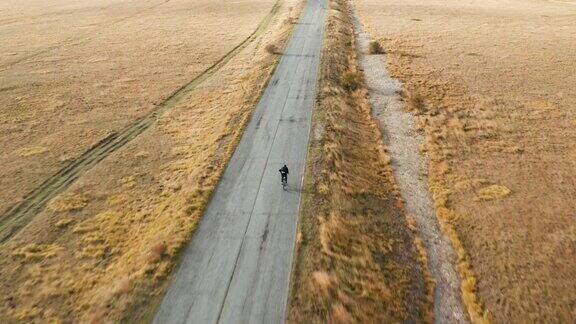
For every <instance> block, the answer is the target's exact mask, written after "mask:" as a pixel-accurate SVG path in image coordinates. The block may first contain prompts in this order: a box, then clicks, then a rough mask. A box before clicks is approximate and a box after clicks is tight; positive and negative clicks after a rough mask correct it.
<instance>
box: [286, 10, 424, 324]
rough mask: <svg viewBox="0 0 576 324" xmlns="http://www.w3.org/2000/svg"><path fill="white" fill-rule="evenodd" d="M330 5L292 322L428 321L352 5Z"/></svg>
mask: <svg viewBox="0 0 576 324" xmlns="http://www.w3.org/2000/svg"><path fill="white" fill-rule="evenodd" d="M330 7H331V9H332V10H329V16H328V21H327V29H326V37H325V40H324V42H325V43H324V47H323V51H322V62H321V68H320V76H319V93H318V100H317V106H316V108H315V112H314V118H313V131H312V138H311V143H310V149H309V156H308V161H307V171H306V173H307V175H308V176H307V177H306V181H305V188H304V196H303V206H302V209H301V216H300V230H299V234H298V254H297V258H296V265H295V269H294V273H293V278H292V289H291V300H290V306H289V312H288V322H292V323H320V322H332V323H354V322H363V323H367V322H376V323H386V322H399V321H421V320H428V321H430V320H431V317H430V314H431V313H430V311H429V306H430V305H431V303H430V301H429V300H428V299H427V298H426V287H425V283H424V274H423V271H422V267H421V264H420V263H419V262H418V253H417V251H416V248H415V247H414V245H413V236H412V234H411V233H410V231H409V229H408V227H407V224H406V220H405V218H404V216H403V207H402V203H401V202H400V199H399V197H398V194H397V192H396V189H395V185H394V183H393V178H392V174H391V169H390V166H389V158H388V155H387V154H386V152H385V150H384V147H383V144H382V141H381V138H380V132H379V130H378V128H377V125H376V124H375V122H374V121H373V119H372V117H371V115H370V107H369V105H368V103H367V100H366V89H365V88H364V85H363V81H362V78H361V74H360V73H359V72H358V70H357V68H358V66H357V61H356V54H355V48H354V36H353V29H352V24H351V20H350V15H349V11H348V7H347V4H346V2H343V1H333V2H331V3H330ZM343 76H349V78H350V79H351V80H353V85H354V86H353V87H352V86H350V85H351V83H349V82H348V81H346V79H345V78H344V77H343ZM346 78H348V77H346ZM360 143H361V145H359V144H360ZM312 175H313V176H312Z"/></svg>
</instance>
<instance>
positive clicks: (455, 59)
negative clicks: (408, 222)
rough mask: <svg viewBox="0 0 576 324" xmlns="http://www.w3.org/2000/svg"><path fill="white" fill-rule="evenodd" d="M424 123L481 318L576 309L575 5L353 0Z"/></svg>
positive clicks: (443, 204)
mask: <svg viewBox="0 0 576 324" xmlns="http://www.w3.org/2000/svg"><path fill="white" fill-rule="evenodd" d="M355 4H356V7H357V10H358V13H359V16H360V18H361V20H362V22H363V24H365V26H366V28H367V29H368V30H369V31H370V33H371V34H372V35H373V36H374V37H376V38H377V39H378V40H379V41H380V43H381V44H382V46H383V48H384V50H385V51H386V53H387V54H388V58H389V63H388V68H389V70H390V71H391V73H392V75H393V76H394V77H395V78H398V79H399V80H401V81H402V83H403V84H404V90H403V93H402V94H403V97H404V98H405V100H406V102H407V106H408V108H409V109H410V111H412V112H413V113H415V114H417V115H418V127H419V128H420V129H421V130H422V131H424V132H425V135H426V145H425V146H424V147H423V150H424V152H426V153H427V154H428V156H429V158H430V164H429V178H430V185H429V187H430V190H431V192H432V194H433V198H434V202H435V207H436V212H437V216H438V218H439V219H440V220H441V222H442V223H443V225H444V231H445V233H446V234H447V235H448V236H449V237H450V238H451V240H452V243H453V245H454V247H455V250H456V252H457V254H458V257H459V271H460V273H461V275H462V276H463V278H464V280H463V282H462V293H463V298H464V302H465V304H466V306H467V308H468V311H469V313H470V315H471V318H472V319H473V320H474V321H481V320H483V319H484V318H485V317H487V318H488V319H492V320H493V321H495V322H523V321H531V322H533V321H536V322H550V321H560V322H570V321H572V320H573V318H574V317H575V316H576V313H575V310H576V308H575V307H574V305H575V303H576V281H574V278H576V264H575V261H574V260H576V226H575V225H574V221H573V215H574V210H576V203H575V201H574V199H573V197H574V196H576V127H575V126H576V110H575V109H574V107H576V97H575V96H573V95H572V93H573V89H574V88H575V87H576V64H575V62H576V51H575V49H576V39H575V38H574V37H573V35H574V34H576V19H575V17H576V8H575V7H574V6H573V5H571V4H570V3H565V2H561V1H553V2H552V1H527V0H506V1H494V0H489V1H468V2H461V1H453V0H433V1H427V2H425V3H423V2H421V1H416V0H408V1H403V2H401V3H399V2H395V1H388V0H384V1H373V0H355Z"/></svg>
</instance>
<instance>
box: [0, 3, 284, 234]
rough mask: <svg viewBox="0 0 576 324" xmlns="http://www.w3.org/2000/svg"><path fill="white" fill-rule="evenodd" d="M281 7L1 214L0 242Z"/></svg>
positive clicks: (148, 122)
mask: <svg viewBox="0 0 576 324" xmlns="http://www.w3.org/2000/svg"><path fill="white" fill-rule="evenodd" d="M280 6H281V0H278V1H276V3H274V5H273V6H272V9H271V10H270V12H269V13H268V14H267V15H266V16H265V17H264V18H263V19H262V21H261V22H260V24H259V25H258V27H257V28H256V30H254V31H253V32H252V34H250V35H249V36H248V37H247V38H246V39H244V40H243V41H242V42H241V43H240V44H238V45H236V47H234V48H233V49H232V50H230V51H229V52H228V53H226V54H225V55H224V56H223V57H221V58H220V59H219V60H218V61H216V63H214V64H213V65H212V66H210V67H209V68H208V69H206V70H205V71H204V72H202V73H201V74H200V75H198V76H196V77H195V78H194V79H192V80H191V81H190V82H189V83H187V84H185V85H184V86H182V87H181V88H180V89H178V90H177V91H176V92H174V93H173V94H172V95H170V96H169V97H168V98H167V99H166V100H164V101H163V102H162V103H161V104H160V105H159V106H158V108H156V109H155V110H153V111H152V112H150V113H149V114H147V115H146V116H144V117H141V118H139V119H138V120H136V121H135V122H133V123H132V124H130V125H128V126H127V127H125V128H124V129H123V130H121V131H119V132H116V133H113V134H111V135H110V136H108V137H106V138H104V139H103V140H101V141H100V142H98V143H97V144H96V145H94V146H93V147H92V148H90V149H89V150H87V151H86V152H84V153H83V154H82V155H80V156H79V157H78V158H76V159H74V160H73V161H72V162H70V163H69V164H68V165H67V166H66V167H64V168H62V169H60V171H58V172H57V173H56V174H54V175H52V176H50V177H49V178H48V179H46V180H45V181H44V182H43V183H42V184H41V185H40V186H38V187H37V188H36V189H34V190H33V191H31V192H30V193H29V194H28V195H26V196H25V197H24V199H23V200H22V201H21V202H19V203H18V204H16V205H15V206H13V207H11V208H9V209H8V210H7V211H6V212H5V213H4V214H3V215H1V216H0V243H4V242H6V241H7V240H9V239H10V238H12V237H13V236H14V235H15V234H16V233H18V231H19V230H20V229H22V228H23V227H24V226H25V225H26V224H28V223H29V222H30V221H31V220H32V219H33V218H34V216H35V215H36V214H37V213H38V212H40V211H41V210H42V209H43V208H44V207H45V206H46V204H47V203H48V201H50V200H51V199H52V198H54V197H55V196H57V195H58V194H59V193H61V192H62V191H64V190H65V189H66V188H68V187H69V186H70V185H71V184H72V183H73V182H74V181H76V180H77V179H78V178H79V177H80V176H81V175H82V174H84V173H85V172H86V171H88V170H89V169H91V168H92V167H94V166H95V165H97V164H98V163H99V162H100V161H102V160H103V159H105V158H106V157H107V156H108V155H110V154H111V153H112V152H114V151H116V150H118V149H119V148H121V147H122V146H124V145H125V144H126V143H128V142H130V141H131V140H133V139H134V138H136V137H137V136H138V135H140V134H142V133H143V132H144V131H145V130H147V129H148V128H149V127H150V126H151V125H152V124H153V123H154V122H155V121H156V120H158V118H159V117H160V116H161V115H162V114H163V113H164V112H166V111H167V110H168V109H170V108H172V107H173V106H174V105H175V104H176V103H177V102H179V101H180V100H181V99H182V98H183V97H184V96H185V95H187V94H188V93H190V92H191V91H193V90H194V89H195V88H196V87H198V85H200V84H201V83H202V82H204V81H205V80H207V79H208V78H210V77H211V76H212V75H213V74H214V73H216V72H217V71H218V70H219V69H220V68H222V67H223V66H224V65H225V64H226V63H228V62H229V61H230V60H231V59H232V58H233V57H235V56H236V55H237V54H238V53H239V52H240V51H241V50H243V49H244V48H246V47H247V46H248V45H249V44H250V43H251V42H252V41H254V40H255V39H256V38H257V37H259V36H260V35H262V34H263V33H264V31H265V30H266V29H267V28H268V26H269V25H270V22H271V21H272V19H273V18H274V16H275V15H276V14H277V13H278V11H279V9H280Z"/></svg>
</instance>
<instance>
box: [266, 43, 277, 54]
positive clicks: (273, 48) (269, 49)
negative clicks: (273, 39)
mask: <svg viewBox="0 0 576 324" xmlns="http://www.w3.org/2000/svg"><path fill="white" fill-rule="evenodd" d="M265 49H266V52H268V53H269V54H279V53H278V52H279V51H278V46H276V45H275V44H268V45H266V47H265Z"/></svg>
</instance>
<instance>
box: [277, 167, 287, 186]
mask: <svg viewBox="0 0 576 324" xmlns="http://www.w3.org/2000/svg"><path fill="white" fill-rule="evenodd" d="M278 171H280V175H281V176H282V183H287V182H288V167H287V166H286V164H284V166H283V167H282V168H281V169H280V170H278Z"/></svg>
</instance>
